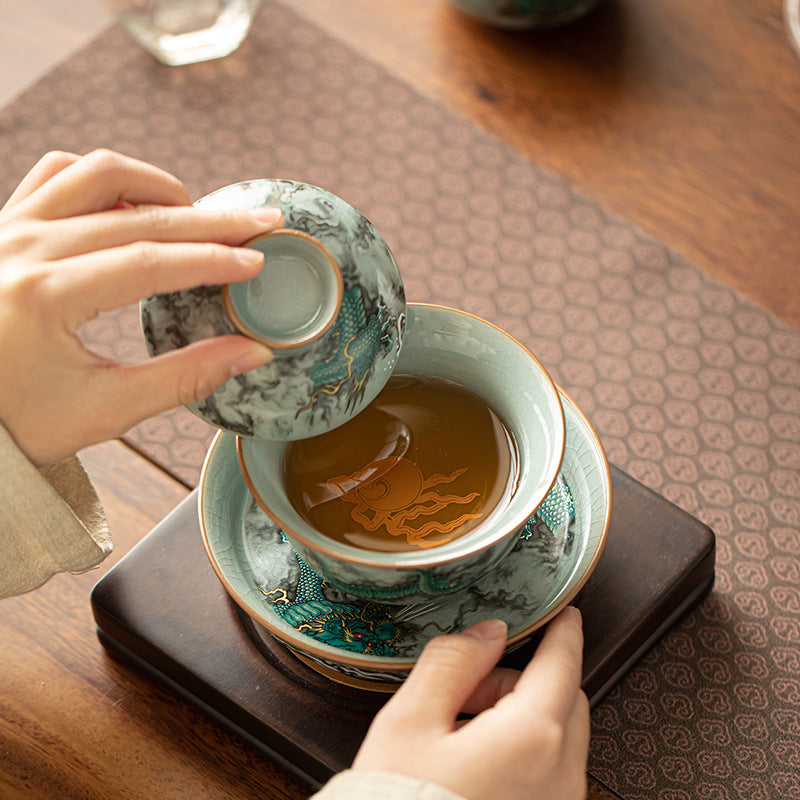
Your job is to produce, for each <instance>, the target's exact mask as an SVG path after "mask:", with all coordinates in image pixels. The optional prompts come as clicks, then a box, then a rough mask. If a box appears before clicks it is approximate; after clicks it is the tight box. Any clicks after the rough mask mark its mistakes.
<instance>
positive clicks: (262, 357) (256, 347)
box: [231, 342, 274, 378]
mask: <svg viewBox="0 0 800 800" xmlns="http://www.w3.org/2000/svg"><path fill="white" fill-rule="evenodd" d="M273 357H274V353H273V352H272V350H270V349H269V347H266V346H265V345H263V344H259V343H258V342H251V343H250V346H249V347H248V348H247V350H245V351H244V352H243V353H242V354H241V355H240V356H239V358H237V359H236V361H234V362H233V364H231V377H232V378H233V377H235V376H236V375H241V374H242V373H244V372H249V371H250V370H251V369H255V368H256V367H261V366H263V365H264V364H267V363H268V362H270V361H272V359H273Z"/></svg>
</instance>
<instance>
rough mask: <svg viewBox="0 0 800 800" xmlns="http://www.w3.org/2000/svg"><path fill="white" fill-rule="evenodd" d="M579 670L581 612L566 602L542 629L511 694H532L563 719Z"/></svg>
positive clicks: (572, 699)
mask: <svg viewBox="0 0 800 800" xmlns="http://www.w3.org/2000/svg"><path fill="white" fill-rule="evenodd" d="M582 673H583V627H582V623H581V614H580V611H578V609H577V608H575V607H574V606H567V608H565V609H564V610H563V611H562V612H561V613H560V614H559V615H558V616H557V617H555V619H553V620H552V622H550V623H549V625H548V626H547V629H546V630H545V633H544V637H543V639H542V641H541V643H540V644H539V647H538V648H537V649H536V652H535V653H534V654H533V658H532V659H531V660H530V662H529V663H528V665H527V666H526V667H525V669H524V670H523V672H522V675H520V678H519V680H518V681H517V685H516V687H515V688H514V694H515V695H516V694H517V693H520V692H521V693H522V694H525V695H528V696H529V697H530V698H532V699H533V700H534V701H535V703H536V705H537V706H538V707H539V708H542V709H548V710H550V711H551V713H552V714H553V715H554V716H555V717H556V718H557V719H566V718H567V717H568V716H569V714H570V713H571V712H572V708H573V706H574V705H575V694H576V693H577V691H578V690H579V689H580V686H581V678H582Z"/></svg>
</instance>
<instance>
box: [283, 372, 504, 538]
mask: <svg viewBox="0 0 800 800" xmlns="http://www.w3.org/2000/svg"><path fill="white" fill-rule="evenodd" d="M516 479H517V456H516V449H515V446H514V441H513V439H512V436H511V434H510V433H509V431H508V429H507V427H506V425H505V424H504V423H503V421H502V420H501V419H500V417H499V416H498V415H497V413H496V412H495V411H494V410H493V409H492V408H490V407H489V406H488V405H487V404H486V402H485V401H484V400H482V399H481V398H480V397H478V395H476V394H474V393H473V392H471V391H469V390H468V389H466V388H464V387H463V386H460V385H459V384H456V383H453V382H451V381H447V380H443V379H441V378H432V377H427V376H417V375H393V376H392V377H391V378H390V379H389V381H388V383H387V384H386V386H385V387H384V389H383V391H382V392H381V393H380V394H379V395H378V396H377V397H376V398H375V400H374V401H373V402H372V403H371V404H370V405H369V406H368V407H367V408H366V409H364V411H362V412H361V413H360V414H358V415H357V416H356V417H354V418H353V419H352V420H350V421H349V422H347V423H345V424H344V425H342V426H341V427H339V428H336V429H334V430H332V431H329V432H327V433H325V434H322V435H321V436H316V437H313V438H311V439H303V440H299V441H295V442H292V443H291V444H290V445H289V446H288V448H287V450H286V454H285V457H284V464H283V480H284V486H285V488H286V493H287V495H288V497H289V499H290V500H291V502H292V504H293V505H294V507H295V509H296V510H297V511H298V513H299V514H300V515H301V516H302V517H303V518H304V519H306V520H307V521H308V522H309V523H310V524H311V525H313V526H314V528H315V529H316V530H318V531H320V532H321V533H323V534H325V535H326V536H329V537H331V538H333V539H336V540H338V541H340V542H344V543H347V544H350V545H354V546H356V547H360V548H364V549H367V550H379V551H394V552H397V551H409V550H416V549H419V548H429V547H435V546H437V545H441V544H444V543H446V542H449V541H452V540H453V539H455V538H456V537H459V536H463V535H464V534H465V533H467V532H468V531H470V530H472V529H473V528H474V527H475V526H476V525H478V524H479V523H480V522H482V521H483V520H485V519H486V518H487V516H488V515H489V514H490V513H491V512H492V511H493V510H494V509H495V508H497V507H498V506H501V505H502V504H503V502H504V499H505V498H508V497H509V496H510V494H511V493H512V492H513V490H514V486H515V484H516Z"/></svg>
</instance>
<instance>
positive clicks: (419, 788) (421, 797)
mask: <svg viewBox="0 0 800 800" xmlns="http://www.w3.org/2000/svg"><path fill="white" fill-rule="evenodd" d="M310 800H464V798H463V797H462V796H461V795H460V794H456V793H455V792H451V791H450V790H449V789H445V788H444V787H443V786H439V785H437V784H435V783H429V782H428V781H423V780H420V779H419V778H412V777H410V776H408V775H400V774H398V773H395V772H377V771H376V772H373V771H370V770H356V769H346V770H344V772H340V773H339V774H338V775H334V776H333V777H332V778H331V779H330V780H329V781H328V783H326V784H325V786H323V787H322V789H320V790H319V792H317V793H316V794H315V795H314V796H313V797H312V798H311V799H310Z"/></svg>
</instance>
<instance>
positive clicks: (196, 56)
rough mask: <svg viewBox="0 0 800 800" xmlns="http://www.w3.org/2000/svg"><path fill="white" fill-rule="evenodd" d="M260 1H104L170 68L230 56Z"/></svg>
mask: <svg viewBox="0 0 800 800" xmlns="http://www.w3.org/2000/svg"><path fill="white" fill-rule="evenodd" d="M260 2H261V0H106V5H107V7H108V8H109V10H110V11H111V12H112V13H113V14H114V15H115V16H116V18H117V20H118V21H119V22H120V24H121V25H122V26H123V27H124V28H125V29H126V30H127V31H128V32H129V33H130V34H131V35H132V36H133V38H134V39H136V41H137V42H139V44H140V45H142V47H144V48H145V49H146V50H149V51H150V52H151V53H152V54H153V55H154V56H155V57H156V58H157V59H158V60H159V61H161V62H162V63H164V64H169V65H171V66H178V65H181V64H194V63H196V62H198V61H209V60H210V59H212V58H221V57H222V56H227V55H228V54H229V53H232V52H233V51H234V50H235V49H236V48H237V47H238V46H239V45H240V44H241V43H242V42H243V41H244V39H245V37H246V36H247V33H248V31H249V30H250V26H251V24H252V22H253V16H254V15H255V12H256V10H257V8H258V6H259V4H260Z"/></svg>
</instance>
